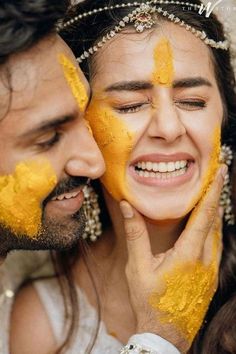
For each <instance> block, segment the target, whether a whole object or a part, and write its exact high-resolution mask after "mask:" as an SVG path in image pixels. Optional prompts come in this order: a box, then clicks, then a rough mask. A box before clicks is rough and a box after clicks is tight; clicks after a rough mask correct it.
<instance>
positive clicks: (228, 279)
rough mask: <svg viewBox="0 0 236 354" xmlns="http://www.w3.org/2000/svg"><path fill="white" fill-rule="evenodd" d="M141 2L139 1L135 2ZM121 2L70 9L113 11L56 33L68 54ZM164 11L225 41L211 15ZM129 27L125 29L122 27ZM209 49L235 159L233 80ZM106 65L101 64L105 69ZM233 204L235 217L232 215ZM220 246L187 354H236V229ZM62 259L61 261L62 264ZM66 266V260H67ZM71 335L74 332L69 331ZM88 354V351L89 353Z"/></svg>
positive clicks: (223, 58)
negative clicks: (208, 298) (213, 287)
mask: <svg viewBox="0 0 236 354" xmlns="http://www.w3.org/2000/svg"><path fill="white" fill-rule="evenodd" d="M128 2H130V0H122V3H128ZM136 2H137V3H140V4H141V3H142V2H143V0H136ZM119 3H121V0H119V1H117V0H99V1H96V2H95V1H94V0H85V1H83V2H82V3H80V4H78V5H77V6H75V7H73V8H72V9H71V10H70V11H69V13H68V15H67V16H66V18H65V21H68V20H70V19H71V18H72V17H74V16H76V15H77V14H80V13H84V12H87V13H88V12H89V11H91V10H93V9H94V8H100V7H104V6H108V7H110V6H111V5H113V6H114V9H113V10H109V11H103V12H101V13H100V12H97V13H96V14H94V15H93V16H88V17H85V18H83V19H81V20H80V21H75V22H74V23H73V24H71V26H69V27H67V28H65V29H64V30H63V31H61V36H62V38H63V39H64V40H65V41H66V42H67V44H68V45H69V46H70V47H71V49H72V50H73V52H74V54H75V56H77V57H79V56H80V55H81V54H82V53H83V51H84V50H88V48H90V47H91V46H94V45H96V44H97V42H98V41H100V40H101V38H102V36H103V35H105V34H106V33H108V32H109V31H110V30H111V29H113V28H114V27H115V26H116V25H117V24H118V23H119V21H120V20H121V19H122V18H123V17H124V16H126V15H128V14H129V13H130V12H131V11H132V10H134V9H135V7H131V6H130V7H128V8H119V9H118V8H115V5H116V4H119ZM191 3H194V4H201V2H200V1H198V0H192V1H191ZM161 6H162V8H163V9H166V10H167V11H168V12H170V13H172V14H174V15H176V16H178V17H179V18H180V19H182V20H184V21H185V22H186V23H187V24H189V25H191V26H193V27H195V28H196V29H198V30H201V31H205V32H206V34H207V35H208V37H209V38H212V39H214V40H216V41H220V40H224V33H223V28H222V25H221V23H220V22H219V21H218V20H217V18H216V16H214V15H213V14H211V16H210V17H209V18H207V17H205V16H204V15H200V14H198V13H197V12H196V11H194V10H193V9H191V8H189V6H188V5H186V7H185V8H183V6H182V5H180V4H179V5H174V4H171V3H170V4H161ZM159 20H160V21H167V20H166V19H164V18H163V17H159ZM127 27H128V26H126V28H127ZM209 48H210V50H211V57H212V62H213V64H214V69H215V76H216V79H217V83H218V87H219V91H220V93H221V98H222V102H223V105H224V115H225V117H224V125H223V128H222V141H223V143H227V144H230V145H231V147H232V149H233V152H234V155H235V151H236V95H235V91H234V87H235V76H234V73H233V69H232V66H231V63H230V51H224V50H221V49H214V48H211V47H209ZM96 55H99V51H98V52H97V53H96V54H95V55H92V56H91V57H89V58H88V59H87V60H84V61H83V63H82V64H81V68H82V70H83V71H84V73H85V74H86V76H87V78H88V79H89V78H90V77H91V76H92V75H93V69H94V68H95V66H94V63H95V61H96ZM104 65H105V64H104ZM230 176H231V182H232V185H233V191H234V193H233V194H234V195H236V193H235V192H236V187H235V186H236V183H235V178H236V176H235V165H234V164H233V165H232V166H231V168H230ZM235 202H236V200H233V204H234V212H235ZM223 242H224V249H223V255H222V261H221V265H220V275H219V285H218V289H217V291H216V293H215V296H214V298H213V300H212V302H211V304H210V307H209V310H208V312H207V314H206V317H205V319H204V322H203V324H202V327H201V329H200V330H199V332H198V334H197V336H196V338H195V340H194V342H193V344H192V347H191V350H190V352H191V353H192V354H200V353H201V354H235V353H236V228H235V226H228V225H227V224H225V223H224V226H223ZM78 255H79V251H78V252H75V253H74V257H78ZM64 260H65V259H64ZM70 262H71V259H70ZM60 266H61V270H62V272H63V268H64V269H67V271H68V267H67V265H66V264H65V262H64V263H63V266H62V263H60V262H59V267H60ZM74 330H75V329H74ZM89 352H90V351H87V353H89Z"/></svg>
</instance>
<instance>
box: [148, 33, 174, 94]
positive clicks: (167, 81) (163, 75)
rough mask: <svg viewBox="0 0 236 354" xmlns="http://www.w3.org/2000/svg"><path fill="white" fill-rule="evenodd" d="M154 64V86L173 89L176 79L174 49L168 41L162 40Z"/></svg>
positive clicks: (155, 54)
mask: <svg viewBox="0 0 236 354" xmlns="http://www.w3.org/2000/svg"><path fill="white" fill-rule="evenodd" d="M154 63H155V69H154V72H153V74H152V82H153V84H154V85H158V86H160V85H161V86H166V87H171V86H172V83H173V77H174V64H173V53H172V48H171V45H170V42H169V41H168V39H166V38H162V39H161V40H160V41H159V42H158V44H157V46H156V47H155V49H154Z"/></svg>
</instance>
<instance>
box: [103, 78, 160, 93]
mask: <svg viewBox="0 0 236 354" xmlns="http://www.w3.org/2000/svg"><path fill="white" fill-rule="evenodd" d="M152 88H153V84H152V83H151V82H150V81H120V82H116V83H114V84H112V85H110V86H107V87H106V88H105V92H111V91H140V90H150V89H152Z"/></svg>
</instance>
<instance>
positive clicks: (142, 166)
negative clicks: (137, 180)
mask: <svg viewBox="0 0 236 354" xmlns="http://www.w3.org/2000/svg"><path fill="white" fill-rule="evenodd" d="M187 165H188V161H187V160H181V161H173V162H150V161H147V162H146V161H145V162H144V161H142V162H141V161H140V162H138V163H137V164H136V165H135V171H136V173H137V174H138V175H139V176H141V177H147V178H148V177H149V178H150V177H151V178H160V179H161V178H162V179H166V178H172V177H177V176H181V175H183V174H184V173H185V172H186V170H187Z"/></svg>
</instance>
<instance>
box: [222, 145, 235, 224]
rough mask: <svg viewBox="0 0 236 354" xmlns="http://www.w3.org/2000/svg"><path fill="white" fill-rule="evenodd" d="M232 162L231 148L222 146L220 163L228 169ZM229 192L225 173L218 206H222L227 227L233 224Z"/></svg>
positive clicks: (230, 190) (227, 175) (229, 188)
mask: <svg viewBox="0 0 236 354" xmlns="http://www.w3.org/2000/svg"><path fill="white" fill-rule="evenodd" d="M232 160H233V152H232V150H231V147H230V146H228V145H222V146H221V153H220V162H221V163H224V164H226V165H227V166H228V167H229V166H230V165H231V163H232ZM231 192H232V188H231V184H230V178H229V172H227V174H226V176H225V181H224V186H223V189H222V193H221V197H220V206H222V207H223V209H224V220H225V222H226V224H227V225H234V224H235V217H234V213H233V207H232V202H231Z"/></svg>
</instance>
